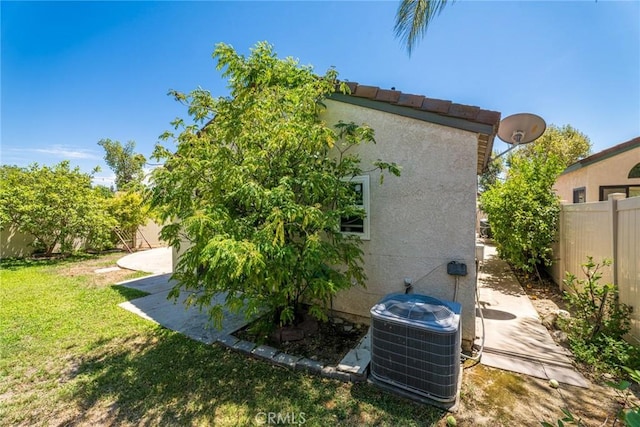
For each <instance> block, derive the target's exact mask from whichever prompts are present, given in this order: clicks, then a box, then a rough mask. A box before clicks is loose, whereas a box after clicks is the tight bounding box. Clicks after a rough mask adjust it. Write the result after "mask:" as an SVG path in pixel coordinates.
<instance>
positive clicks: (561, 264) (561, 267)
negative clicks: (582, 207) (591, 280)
mask: <svg viewBox="0 0 640 427" xmlns="http://www.w3.org/2000/svg"><path fill="white" fill-rule="evenodd" d="M566 204H567V202H566V201H565V200H562V201H561V202H560V215H559V217H558V257H557V258H558V270H557V271H558V277H557V280H558V287H559V288H560V292H562V291H563V290H564V286H563V285H564V282H563V278H564V274H565V271H566V270H565V264H566V260H565V256H566V254H565V235H564V233H565V231H564V219H565V218H564V217H565V205H566Z"/></svg>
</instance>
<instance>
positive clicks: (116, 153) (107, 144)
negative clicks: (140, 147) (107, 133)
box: [98, 138, 147, 190]
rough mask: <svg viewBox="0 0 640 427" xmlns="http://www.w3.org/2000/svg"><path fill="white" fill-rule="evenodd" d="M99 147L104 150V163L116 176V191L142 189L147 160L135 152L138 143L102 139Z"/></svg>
mask: <svg viewBox="0 0 640 427" xmlns="http://www.w3.org/2000/svg"><path fill="white" fill-rule="evenodd" d="M98 145H99V146H101V147H102V148H104V151H105V155H104V161H105V162H106V163H107V165H108V166H109V167H110V168H111V170H113V172H114V173H115V174H116V189H118V190H128V189H140V187H141V185H142V180H143V179H144V170H143V166H144V164H145V162H146V161H147V159H145V157H144V156H143V155H142V154H139V153H136V152H135V151H134V149H135V146H136V143H135V142H134V141H128V142H127V143H126V144H124V145H122V143H121V142H120V141H112V140H110V139H108V138H107V139H101V140H100V141H99V142H98Z"/></svg>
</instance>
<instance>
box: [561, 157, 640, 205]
mask: <svg viewBox="0 0 640 427" xmlns="http://www.w3.org/2000/svg"><path fill="white" fill-rule="evenodd" d="M638 163H640V147H638V148H634V149H631V150H628V151H624V152H622V153H620V154H617V155H614V156H612V157H609V158H607V159H603V160H600V161H598V162H595V163H592V164H590V165H586V166H583V167H581V168H579V169H576V170H574V171H571V172H567V173H564V174H562V175H560V176H559V177H558V179H557V180H556V184H555V186H554V189H555V191H556V193H557V194H558V196H559V197H560V199H561V200H565V201H567V202H569V203H572V202H573V190H574V189H576V188H580V187H585V190H586V201H587V202H597V201H599V200H600V186H605V185H640V178H627V176H628V175H629V171H630V170H631V168H633V167H634V166H635V165H637V164H638Z"/></svg>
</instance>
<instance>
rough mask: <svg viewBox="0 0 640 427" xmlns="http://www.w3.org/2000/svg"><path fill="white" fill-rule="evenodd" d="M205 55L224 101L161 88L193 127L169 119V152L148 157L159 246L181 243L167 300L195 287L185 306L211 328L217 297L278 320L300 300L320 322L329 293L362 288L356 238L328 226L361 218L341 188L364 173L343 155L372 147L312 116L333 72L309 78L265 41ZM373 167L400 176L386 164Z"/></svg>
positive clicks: (349, 127)
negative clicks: (244, 50) (225, 88)
mask: <svg viewBox="0 0 640 427" xmlns="http://www.w3.org/2000/svg"><path fill="white" fill-rule="evenodd" d="M213 56H214V58H215V59H217V68H218V69H219V70H223V73H222V74H223V76H224V77H226V78H228V82H229V89H230V92H231V95H230V97H226V98H214V97H212V96H211V94H210V93H209V92H208V91H206V90H204V89H196V90H194V91H192V92H191V93H189V94H184V93H179V92H176V91H171V92H170V93H171V94H172V95H173V96H175V98H176V99H177V100H178V101H180V102H182V103H184V104H186V105H187V106H188V111H189V114H190V116H191V118H192V123H190V124H187V123H185V121H184V120H182V119H177V120H176V121H174V123H173V125H174V126H175V129H176V130H180V132H179V134H178V135H175V134H174V133H172V132H166V133H165V134H164V135H163V137H164V138H165V139H169V140H175V141H176V142H177V150H176V151H175V152H174V153H172V152H171V151H169V150H168V149H166V148H164V147H162V146H157V147H156V151H155V152H154V157H155V158H157V159H158V160H161V159H164V160H165V163H164V167H161V168H158V169H156V170H155V171H154V172H153V175H152V206H153V207H154V208H156V209H157V211H158V213H159V214H160V216H161V218H162V219H163V220H173V221H175V222H174V223H173V224H170V225H167V226H165V227H164V228H163V230H162V238H163V239H165V240H166V241H168V242H169V243H170V244H171V245H175V246H179V245H180V244H183V243H184V242H188V243H189V244H190V247H189V248H188V249H186V251H185V252H184V254H183V255H182V256H181V257H180V260H179V262H178V265H177V267H176V270H175V272H174V277H175V278H177V280H178V282H179V284H178V285H177V286H176V288H174V289H173V291H172V295H173V296H177V295H178V293H179V290H180V289H181V288H182V289H184V288H186V289H188V290H194V291H197V292H194V293H193V294H192V296H191V298H190V299H189V300H188V303H189V304H196V305H198V306H200V307H201V308H205V307H207V308H208V310H207V311H208V313H209V315H210V317H211V318H212V319H213V320H214V322H215V323H217V324H219V322H220V321H221V319H222V306H220V305H213V306H210V304H211V300H212V297H213V296H214V295H215V294H217V293H219V292H226V300H225V304H226V305H227V306H228V307H230V308H232V309H234V308H236V309H237V308H239V307H240V306H241V305H242V304H244V303H245V301H246V303H247V307H248V314H252V313H257V312H262V311H263V310H267V311H268V312H270V313H271V314H272V315H273V319H274V321H275V322H277V323H280V324H290V323H295V321H296V319H297V316H298V315H299V309H300V308H301V303H302V302H303V301H304V302H306V303H309V304H310V306H311V308H310V312H311V313H312V314H313V315H315V316H316V317H319V318H323V317H324V316H325V314H324V311H323V307H325V306H326V304H327V303H328V302H329V301H330V298H331V297H332V296H333V295H335V294H336V293H337V292H338V291H339V290H341V289H345V288H349V287H351V286H353V285H354V284H359V285H362V284H363V283H364V280H365V276H364V272H363V269H362V265H361V264H362V251H361V249H360V240H359V238H357V237H355V236H348V235H343V234H341V233H340V232H339V229H340V219H341V218H344V217H356V216H359V217H363V216H364V211H363V210H361V209H358V208H356V207H354V202H355V198H356V194H355V191H354V189H353V186H352V185H350V184H349V182H348V181H349V178H350V177H353V176H356V175H359V174H361V173H363V171H362V170H361V168H360V160H359V158H358V157H357V156H356V155H354V154H351V153H350V151H349V148H350V147H352V146H354V145H357V144H360V143H364V142H368V143H373V142H375V141H374V133H373V130H372V129H371V128H369V127H367V126H365V125H362V126H358V125H355V124H353V123H339V124H338V125H337V127H335V128H331V127H328V126H327V125H326V124H325V123H323V122H322V121H320V120H319V118H318V113H319V112H320V111H322V109H323V104H322V101H323V100H324V99H325V98H326V97H327V96H329V95H330V94H331V93H333V92H334V91H335V88H336V84H337V80H336V78H337V73H336V71H335V70H333V69H330V70H328V71H327V72H326V73H325V74H324V75H323V76H317V75H315V74H314V73H313V71H312V68H311V67H310V66H300V65H298V62H297V61H295V60H293V59H292V58H287V59H278V58H277V57H276V54H275V53H274V52H273V48H272V46H271V45H269V44H268V43H266V42H261V43H258V44H257V45H256V46H255V47H254V48H253V49H252V50H251V54H250V55H249V56H248V57H244V56H242V55H239V54H238V53H236V52H235V51H234V49H233V48H232V47H231V46H229V45H226V44H218V45H217V46H216V48H215V51H214V53H213ZM345 90H346V89H345ZM332 149H334V150H335V151H334V153H335V154H334V155H330V151H331V150H332ZM374 168H378V169H381V170H383V169H384V170H388V171H390V172H392V173H394V174H396V175H399V170H398V168H397V166H396V165H394V164H387V163H384V162H378V163H377V164H376V165H375V166H374Z"/></svg>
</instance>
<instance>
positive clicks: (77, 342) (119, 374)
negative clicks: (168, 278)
mask: <svg viewBox="0 0 640 427" xmlns="http://www.w3.org/2000/svg"><path fill="white" fill-rule="evenodd" d="M115 259H117V255H109V256H106V257H104V256H103V257H95V258H86V257H85V258H83V259H79V260H78V259H76V260H72V261H58V262H45V263H38V262H32V263H20V262H17V263H16V262H14V263H7V262H4V263H3V264H2V270H1V271H0V274H1V276H0V420H2V424H3V425H68V424H73V425H90V424H91V425H214V424H215V425H252V424H261V423H263V422H264V421H265V417H267V416H268V413H274V416H276V415H275V414H280V416H281V417H285V418H286V417H287V416H288V417H289V421H293V422H298V424H301V423H302V422H303V423H304V425H310V426H315V425H322V426H325V425H335V424H341V425H393V426H400V425H402V426H410V425H432V424H434V423H436V422H437V421H438V420H440V419H442V418H443V416H444V413H443V412H442V411H439V410H436V409H434V408H432V407H429V406H425V405H418V404H414V403H412V402H409V401H406V400H404V399H401V398H397V397H395V396H392V395H389V394H387V393H385V392H382V391H381V390H379V389H378V388H376V387H374V386H371V385H368V384H356V385H353V384H344V383H341V382H338V381H333V380H327V379H322V378H320V377H316V376H312V375H307V374H302V373H299V372H293V371H291V370H287V369H284V368H279V367H274V366H271V365H269V364H267V363H265V362H262V361H258V360H254V359H251V358H248V357H246V356H244V355H241V354H238V353H235V352H232V351H229V350H227V349H225V348H223V347H220V346H218V345H213V346H211V345H204V344H201V343H199V342H196V341H192V340H190V339H188V338H186V337H184V336H182V335H180V334H178V333H175V332H172V331H169V330H166V329H164V328H162V327H159V326H157V325H155V324H153V323H151V322H148V321H145V320H143V319H141V318H139V317H138V316H136V315H134V314H132V313H129V312H127V311H125V310H123V309H121V308H119V307H118V306H117V304H118V303H120V302H123V301H126V300H129V299H133V298H136V297H139V296H141V295H143V294H141V293H139V292H137V291H132V290H129V289H127V288H123V287H119V286H113V285H112V284H110V283H100V281H99V280H97V279H96V278H95V274H94V273H93V272H92V271H93V269H95V268H100V267H104V266H108V265H113V260H115ZM134 274H135V273H134ZM130 277H135V276H130ZM124 278H125V277H122V278H120V280H122V279H124ZM274 420H276V419H275V418H274Z"/></svg>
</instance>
